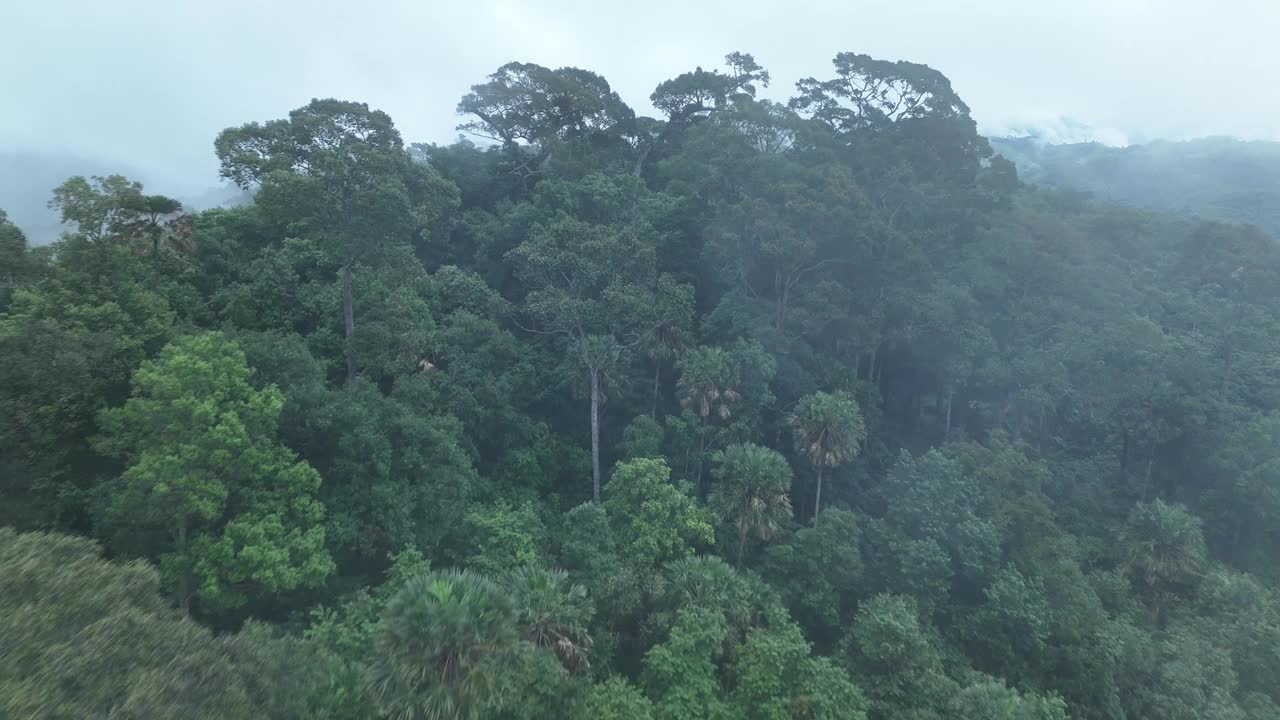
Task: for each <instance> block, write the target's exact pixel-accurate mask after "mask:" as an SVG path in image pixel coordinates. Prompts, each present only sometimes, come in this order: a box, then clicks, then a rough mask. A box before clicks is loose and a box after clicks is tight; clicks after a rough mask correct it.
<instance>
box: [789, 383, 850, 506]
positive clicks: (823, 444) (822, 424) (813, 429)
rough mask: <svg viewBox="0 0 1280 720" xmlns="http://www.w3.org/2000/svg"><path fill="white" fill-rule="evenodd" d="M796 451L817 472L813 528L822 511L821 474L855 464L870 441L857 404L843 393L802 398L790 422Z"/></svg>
mask: <svg viewBox="0 0 1280 720" xmlns="http://www.w3.org/2000/svg"><path fill="white" fill-rule="evenodd" d="M789 421H790V424H791V427H792V431H793V432H794V437H795V443H796V451H797V452H799V453H800V454H801V455H804V456H805V457H806V458H807V459H808V460H809V464H811V465H813V467H814V468H815V469H817V471H818V486H817V490H816V492H815V493H814V498H813V526H814V527H817V526H818V513H819V512H821V511H822V471H823V470H824V469H826V468H831V467H838V466H840V465H844V464H845V463H847V462H850V461H852V460H853V459H854V458H856V457H857V456H858V453H859V451H861V449H862V443H863V441H865V440H866V439H867V426H866V424H865V423H864V422H863V420H862V410H861V409H860V408H859V407H858V401H857V400H854V399H853V398H852V397H850V396H849V395H848V394H846V393H843V392H834V393H828V392H816V393H813V394H811V395H806V396H804V397H802V398H800V402H799V403H797V404H796V409H795V412H794V413H792V415H791V417H790V419H789Z"/></svg>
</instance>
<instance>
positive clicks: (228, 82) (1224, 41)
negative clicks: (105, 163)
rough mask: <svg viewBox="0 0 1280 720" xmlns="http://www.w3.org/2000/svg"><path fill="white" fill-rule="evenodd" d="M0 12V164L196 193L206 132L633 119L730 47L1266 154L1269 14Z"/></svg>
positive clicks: (222, 4)
mask: <svg viewBox="0 0 1280 720" xmlns="http://www.w3.org/2000/svg"><path fill="white" fill-rule="evenodd" d="M4 5H5V9H3V10H0V88H4V93H5V95H4V97H5V101H6V102H5V105H6V110H5V112H4V113H0V149H5V148H10V149H12V148H15V147H23V148H33V147H34V148H60V149H66V150H69V151H74V152H79V153H89V154H94V155H98V156H102V157H107V158H110V159H112V160H114V161H117V162H120V163H122V164H129V165H132V166H139V167H144V168H149V169H150V170H151V171H152V172H153V173H155V175H156V176H157V177H163V178H165V181H166V182H171V183H179V182H183V181H186V182H189V183H190V184H192V185H198V184H204V183H208V182H211V181H212V179H213V176H214V172H215V167H214V160H213V153H212V140H213V137H214V135H215V134H216V133H217V132H218V130H220V129H222V128H223V127H226V126H229V125H235V124H240V123H243V122H248V121H250V120H266V119H270V118H274V117H281V116H283V115H284V114H285V113H287V112H288V110H290V109H291V108H293V107H297V106H299V105H301V104H303V103H305V102H306V101H307V100H308V99H310V98H311V97H327V96H336V97H342V98H347V99H357V100H363V101H366V102H369V103H370V104H371V105H374V106H377V107H380V108H382V109H384V110H386V111H388V112H389V113H391V115H392V117H394V118H395V119H396V121H397V123H398V124H399V126H400V127H401V129H402V131H403V132H404V134H405V136H406V138H408V139H411V140H430V141H448V140H450V139H451V138H452V137H453V135H454V127H455V126H456V124H457V122H458V118H457V117H456V116H455V115H454V106H455V105H456V103H457V100H458V98H459V97H460V96H461V95H462V94H463V93H464V92H466V90H467V88H468V86H469V85H471V84H472V83H475V82H479V81H481V80H483V78H484V76H485V75H486V74H488V73H489V72H492V70H493V69H495V68H496V67H497V66H499V65H501V64H502V63H504V62H506V61H508V60H513V59H519V60H526V61H531V62H538V63H541V64H545V65H552V66H559V65H566V64H572V65H578V66H581V67H586V68H589V69H592V70H595V71H597V72H600V73H601V74H603V75H604V76H605V77H607V78H608V79H609V80H610V82H611V83H613V85H614V86H615V88H616V89H618V90H619V92H620V93H621V94H622V95H623V97H624V99H626V100H627V101H628V102H630V103H631V104H633V105H634V106H636V107H637V108H645V107H646V106H647V97H648V94H649V92H650V91H651V90H652V88H653V87H654V85H656V84H657V83H658V82H660V81H661V80H663V79H665V78H668V77H671V76H673V75H675V74H678V73H680V72H682V71H684V70H687V69H690V68H692V67H693V66H695V65H702V66H704V67H710V66H714V65H717V64H718V62H719V59H720V58H721V57H722V56H723V55H724V53H726V52H728V51H731V50H743V51H747V52H752V53H754V54H755V55H756V57H757V59H759V60H760V61H761V62H762V63H763V64H764V65H765V66H766V67H768V68H769V69H770V70H771V71H772V72H773V75H774V79H775V83H774V86H773V87H772V88H770V90H769V91H768V94H769V95H770V96H771V97H777V98H785V97H787V96H788V95H789V94H790V92H791V89H792V86H793V83H794V82H795V80H796V79H798V78H800V77H803V76H806V75H814V76H818V77H822V76H823V75H825V74H827V72H828V69H829V67H830V65H829V61H830V58H831V57H832V56H833V55H834V54H835V53H836V52H838V51H842V50H855V51H859V52H867V53H869V54H872V55H875V56H879V57H885V58H888V59H908V60H913V61H917V62H924V63H928V64H930V65H932V66H934V67H936V68H938V69H939V70H941V71H942V72H944V73H945V74H947V76H948V77H950V78H951V79H952V82H953V84H954V85H955V87H956V89H957V90H958V91H959V92H960V94H961V96H962V97H964V98H965V100H966V101H967V102H968V104H969V105H970V107H971V108H972V109H973V113H974V116H975V118H976V119H977V120H978V121H979V124H980V126H981V127H982V128H984V129H987V130H992V131H995V130H1000V129H1003V128H1012V127H1018V126H1023V125H1026V124H1027V123H1028V122H1029V121H1036V120H1041V121H1046V122H1049V121H1055V122H1056V119H1057V118H1063V117H1070V118H1081V119H1083V120H1084V121H1085V122H1086V123H1087V124H1088V125H1089V126H1090V127H1094V128H1103V129H1104V130H1103V131H1102V132H1103V133H1104V137H1106V138H1108V139H1109V140H1110V141H1116V140H1123V139H1127V138H1131V137H1144V138H1150V137H1169V138H1185V137H1190V136H1198V135H1237V136H1242V137H1250V138H1272V139H1280V93H1277V92H1275V91H1274V88H1273V83H1274V73H1275V70H1276V69H1277V68H1280V43H1275V42H1274V40H1273V38H1272V37H1271V35H1272V34H1273V33H1274V31H1275V29H1276V28H1277V27H1280V3H1277V2H1275V1H1274V0H1217V2H1214V3H1209V2H1204V1H1203V0H1161V1H1160V2H1156V1H1155V0H1073V1H1071V2H1067V1H1066V0H987V1H986V2H978V3H961V2H954V0H844V1H841V0H822V1H817V0H810V1H808V2H804V1H800V0H797V1H795V2H791V3H780V2H775V1H773V0H741V1H740V2H706V1H701V2H699V1H697V0H679V1H676V0H650V2H646V3H631V2H626V3H624V2H612V3H609V2H600V1H596V2H587V1H586V0H543V1H541V2H529V1H522V0H472V1H470V2H466V3H456V4H447V3H442V2H423V1H413V0H396V1H391V0H370V2H366V3H352V2H349V1H347V0H342V1H338V0H275V1H274V2H262V0H218V2H202V1H198V0H117V2H113V3H87V2H83V1H82V0H41V1H40V2H36V0H7V2H5V3H4ZM1049 124H1050V126H1052V124H1053V123H1052V122H1049ZM158 189H159V188H158ZM169 189H170V190H174V189H176V188H169Z"/></svg>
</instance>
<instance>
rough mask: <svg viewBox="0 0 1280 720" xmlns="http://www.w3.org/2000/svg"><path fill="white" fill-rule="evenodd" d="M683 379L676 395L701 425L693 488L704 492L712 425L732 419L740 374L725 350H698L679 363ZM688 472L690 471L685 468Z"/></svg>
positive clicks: (705, 348)
mask: <svg viewBox="0 0 1280 720" xmlns="http://www.w3.org/2000/svg"><path fill="white" fill-rule="evenodd" d="M678 368H679V370H680V379H679V380H678V381H677V382H676V391H677V394H678V395H679V397H680V406H681V407H683V408H685V409H686V410H690V411H692V412H693V414H694V415H695V416H696V417H697V418H698V421H699V423H700V425H699V427H698V428H697V430H698V432H697V435H698V456H697V461H696V465H695V470H694V484H695V485H697V487H698V489H699V491H701V490H702V466H703V460H704V458H705V457H706V454H707V448H708V445H709V444H711V443H712V442H714V439H713V438H711V437H710V436H711V435H712V434H714V433H715V427H714V426H713V425H711V424H710V423H711V421H716V420H719V421H721V422H727V421H728V420H729V418H730V417H732V416H733V411H734V406H735V405H736V404H737V402H738V400H739V399H740V397H739V395H738V390H737V387H738V372H737V368H736V367H735V364H734V362H733V358H732V357H731V356H730V355H729V353H728V352H727V351H726V350H725V349H724V348H719V347H697V348H693V349H691V350H689V351H688V352H687V353H685V355H684V357H682V358H680V362H679V363H678ZM686 469H687V468H686Z"/></svg>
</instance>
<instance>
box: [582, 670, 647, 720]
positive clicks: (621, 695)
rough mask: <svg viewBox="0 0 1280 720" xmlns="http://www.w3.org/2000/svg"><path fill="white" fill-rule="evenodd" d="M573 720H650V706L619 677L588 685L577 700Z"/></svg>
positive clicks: (634, 689)
mask: <svg viewBox="0 0 1280 720" xmlns="http://www.w3.org/2000/svg"><path fill="white" fill-rule="evenodd" d="M572 717H573V720H654V718H656V717H657V716H655V715H654V708H653V703H652V702H650V701H649V699H648V698H647V697H645V696H644V695H643V694H641V693H640V691H639V690H637V689H636V688H635V687H633V686H632V685H630V684H629V683H627V681H626V680H623V679H622V678H620V677H611V678H609V679H608V680H606V681H604V682H602V683H597V684H595V685H593V686H591V688H590V689H588V690H587V691H586V692H585V693H583V697H582V698H581V699H579V700H578V702H577V704H576V705H575V706H574V710H573V715H572Z"/></svg>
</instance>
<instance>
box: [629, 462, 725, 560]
mask: <svg viewBox="0 0 1280 720" xmlns="http://www.w3.org/2000/svg"><path fill="white" fill-rule="evenodd" d="M670 478H671V470H670V469H668V468H667V464H666V463H665V462H663V461H662V460H656V459H653V458H637V459H635V460H628V461H627V462H623V463H618V465H617V466H616V467H614V469H613V475H612V476H611V477H610V478H609V484H608V486H607V487H606V490H608V499H606V500H605V503H604V509H605V512H607V513H608V515H609V522H610V525H611V526H612V528H613V540H614V542H615V543H617V548H618V552H619V554H620V555H621V557H623V558H625V559H626V561H627V562H629V563H631V564H634V565H637V566H639V567H645V568H656V567H658V566H660V565H662V564H663V563H665V562H667V561H668V560H674V559H676V558H681V557H686V556H688V555H691V554H693V552H694V550H695V549H696V548H698V547H701V546H706V545H710V544H711V543H712V542H713V541H714V540H715V527H714V525H713V524H712V518H711V515H710V513H708V512H707V511H706V510H704V509H702V508H701V507H699V506H698V504H697V502H695V501H694V499H693V498H692V497H690V496H689V493H688V490H687V488H685V487H682V486H680V485H676V484H674V483H672V482H671V479H670Z"/></svg>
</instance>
